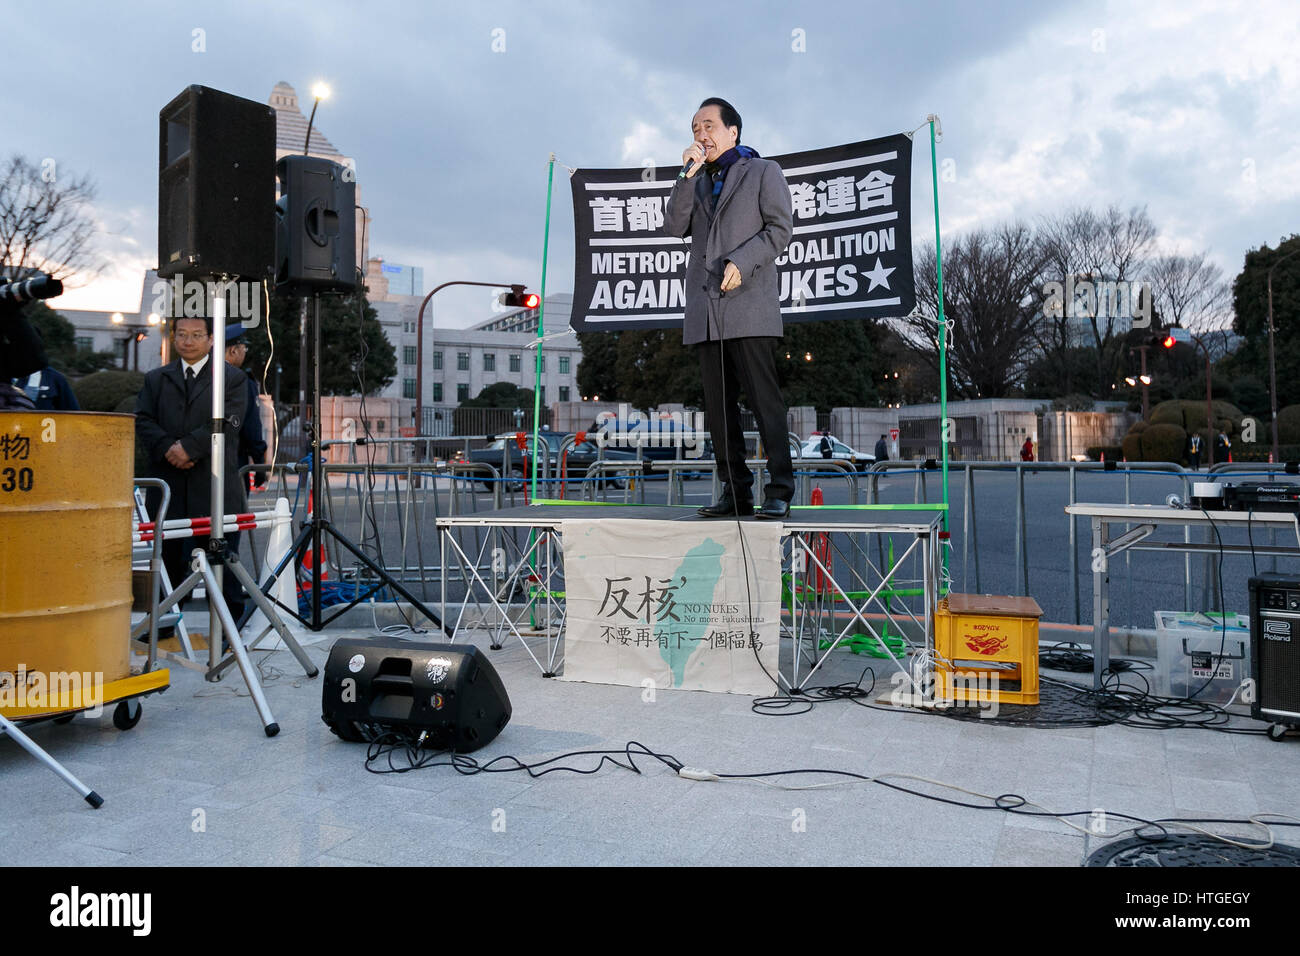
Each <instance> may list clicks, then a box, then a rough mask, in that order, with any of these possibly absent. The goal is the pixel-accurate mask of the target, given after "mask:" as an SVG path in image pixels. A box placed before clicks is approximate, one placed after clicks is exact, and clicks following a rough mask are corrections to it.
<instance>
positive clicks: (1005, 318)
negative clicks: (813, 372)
mask: <svg viewBox="0 0 1300 956" xmlns="http://www.w3.org/2000/svg"><path fill="white" fill-rule="evenodd" d="M935 266H936V262H935V250H934V246H932V245H931V246H926V247H923V248H922V250H921V253H920V255H919V257H918V259H917V262H916V268H915V274H916V277H917V279H916V298H917V306H918V311H917V312H916V313H913V315H911V316H909V317H908V318H907V319H906V320H904V327H905V329H906V332H907V338H908V340H909V342H910V344H911V346H912V348H913V349H915V351H916V352H917V353H918V354H919V355H920V357H921V358H922V359H923V360H924V361H925V362H926V364H927V365H929V366H930V367H931V368H934V369H937V368H938V364H939V336H938V323H937V316H938V304H939V290H938V282H937V277H936V268H935ZM1042 269H1043V248H1042V244H1041V243H1040V242H1039V240H1038V239H1037V238H1036V237H1035V236H1034V234H1033V232H1032V231H1031V230H1030V229H1029V227H1028V226H1025V225H1024V224H1022V223H1010V224H1005V225H1002V226H999V227H997V228H995V229H988V230H979V231H977V232H973V233H970V234H968V235H965V236H960V237H958V238H957V239H955V240H953V241H952V242H951V243H950V244H949V245H948V247H947V249H946V250H945V254H944V259H943V302H944V316H945V318H946V319H947V320H948V321H949V322H950V323H951V324H952V335H951V337H950V338H949V342H948V371H949V375H950V377H951V380H952V384H953V389H954V391H955V392H956V393H957V395H959V396H960V397H962V398H998V397H1002V396H1005V395H1008V394H1011V393H1012V391H1013V390H1014V389H1015V388H1016V387H1017V386H1018V385H1019V384H1020V382H1021V380H1022V378H1023V376H1024V372H1025V366H1026V363H1027V362H1028V360H1029V359H1030V358H1031V357H1032V355H1033V354H1034V346H1035V343H1034V338H1033V334H1032V333H1033V325H1034V321H1035V315H1036V314H1037V313H1038V312H1039V311H1040V309H1041V297H1040V295H1039V293H1038V283H1039V276H1040V274H1041V272H1042Z"/></svg>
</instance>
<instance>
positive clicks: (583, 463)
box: [465, 431, 636, 491]
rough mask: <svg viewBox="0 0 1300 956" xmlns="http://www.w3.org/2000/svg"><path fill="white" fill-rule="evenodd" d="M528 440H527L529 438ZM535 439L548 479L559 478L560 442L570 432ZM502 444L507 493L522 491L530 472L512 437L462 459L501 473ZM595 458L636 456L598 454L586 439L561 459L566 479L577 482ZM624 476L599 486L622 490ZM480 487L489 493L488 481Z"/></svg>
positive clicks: (631, 459)
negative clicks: (545, 456)
mask: <svg viewBox="0 0 1300 956" xmlns="http://www.w3.org/2000/svg"><path fill="white" fill-rule="evenodd" d="M529 437H530V439H531V435H530V436H529ZM537 437H538V440H539V441H544V442H545V443H546V446H547V448H548V449H549V452H550V473H551V477H552V478H557V477H559V473H560V464H561V461H560V445H561V444H562V443H563V442H564V439H566V438H572V437H573V435H572V433H570V434H568V435H562V434H560V433H559V432H549V431H544V432H539V433H538V436H537ZM506 442H510V475H511V478H512V480H510V481H507V482H506V483H505V487H506V490H507V491H522V490H523V487H524V479H525V478H526V477H528V476H529V475H531V473H532V469H531V466H530V468H529V471H528V473H527V474H525V472H524V461H523V459H524V454H523V452H522V451H521V450H520V448H519V446H518V445H517V444H515V437H514V435H510V436H503V437H500V438H498V439H496V440H495V441H493V442H492V443H491V444H489V445H488V446H487V447H486V448H476V449H474V450H472V451H471V452H470V453H469V457H468V459H465V460H467V461H480V462H484V463H486V464H489V465H492V466H493V467H494V468H496V469H497V470H498V471H503V469H504V467H505V448H506ZM598 459H603V460H604V461H627V462H635V461H636V455H634V454H632V453H631V452H627V451H622V450H619V449H616V448H606V449H604V454H603V455H602V454H601V449H599V448H597V447H596V444H595V442H593V441H591V440H587V441H585V442H582V443H581V444H578V445H572V446H571V447H570V448H569V451H568V453H567V454H566V455H565V456H564V462H563V464H564V470H565V476H566V478H567V479H568V480H570V481H577V480H579V479H581V478H583V477H585V476H586V474H587V469H588V468H589V467H591V464H592V463H593V462H595V461H597V460H598ZM635 470H636V468H635V467H633V468H630V469H629V471H635ZM538 473H539V475H540V474H541V469H540V468H539V469H538ZM626 475H627V473H625V472H617V473H615V474H613V475H611V476H609V477H607V478H606V479H605V480H604V481H602V482H601V484H602V485H604V484H608V485H609V486H610V487H612V488H623V487H626V485H627V477H626ZM483 487H484V488H487V489H488V490H489V491H491V490H492V482H491V481H486V480H485V481H484V482H483Z"/></svg>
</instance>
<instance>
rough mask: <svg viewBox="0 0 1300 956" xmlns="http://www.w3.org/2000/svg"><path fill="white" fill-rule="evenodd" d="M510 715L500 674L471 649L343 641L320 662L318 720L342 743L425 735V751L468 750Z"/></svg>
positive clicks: (481, 742)
mask: <svg viewBox="0 0 1300 956" xmlns="http://www.w3.org/2000/svg"><path fill="white" fill-rule="evenodd" d="M510 712H511V711H510V698H509V696H507V694H506V689H505V685H504V684H502V683H501V677H500V676H499V675H498V674H497V672H496V669H495V668H494V667H493V666H492V665H491V663H489V662H488V660H487V658H486V657H484V656H483V654H482V652H481V651H480V650H479V649H478V648H477V647H475V646H473V645H472V644H465V645H459V646H458V645H455V644H416V643H412V642H408V641H399V640H394V639H387V640H385V639H380V638H377V639H374V640H341V641H339V642H338V643H336V644H335V645H334V647H333V648H332V649H331V650H330V656H329V661H328V662H326V664H325V684H324V687H323V688H322V692H321V719H322V720H324V721H325V723H326V725H328V727H329V729H330V730H332V731H334V733H336V734H338V735H339V737H341V738H342V739H344V740H351V741H367V740H373V739H374V738H376V737H377V736H379V735H380V734H383V733H385V732H390V731H391V732H397V733H402V734H406V735H409V736H411V737H412V738H415V737H417V736H419V734H421V733H424V734H426V735H427V736H426V737H425V738H424V741H423V746H425V747H428V748H430V749H433V750H454V751H456V752H457V753H468V752H469V751H471V750H477V749H478V748H479V747H482V746H484V745H485V744H488V743H490V742H491V741H492V740H493V739H494V738H495V737H496V735H497V734H499V733H501V729H502V728H503V727H505V725H506V724H507V723H508V722H509V721H510Z"/></svg>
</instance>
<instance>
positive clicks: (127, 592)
mask: <svg viewBox="0 0 1300 956" xmlns="http://www.w3.org/2000/svg"><path fill="white" fill-rule="evenodd" d="M134 435H135V423H134V418H133V416H131V415H109V414H100V413H95V412H57V413H50V412H0V711H2V712H6V713H10V712H16V711H22V712H23V713H31V712H32V705H33V704H34V703H38V701H37V700H36V699H35V698H34V697H33V695H34V694H35V693H36V692H37V691H44V692H45V693H46V694H48V695H50V698H51V699H50V704H51V705H52V706H50V707H49V710H50V711H60V710H65V709H68V708H67V700H66V696H65V695H64V694H63V693H60V689H62V690H63V691H66V690H67V689H68V688H69V686H70V682H71V681H72V680H74V678H73V677H72V675H78V677H77V678H75V679H77V680H80V681H83V682H84V681H90V682H93V683H97V684H99V685H101V686H102V685H103V684H107V683H110V682H112V681H118V680H122V679H124V678H126V677H128V676H129V675H130V651H129V647H128V643H127V640H128V637H129V635H130V629H131V514H132V508H133V497H132V481H131V480H132V475H133V472H134V470H135V456H134ZM87 675H88V676H87ZM85 693H86V694H90V693H91V688H90V687H86V688H85ZM58 701H62V703H59V702H58ZM94 703H96V701H94V700H89V701H87V705H88V706H93V705H94Z"/></svg>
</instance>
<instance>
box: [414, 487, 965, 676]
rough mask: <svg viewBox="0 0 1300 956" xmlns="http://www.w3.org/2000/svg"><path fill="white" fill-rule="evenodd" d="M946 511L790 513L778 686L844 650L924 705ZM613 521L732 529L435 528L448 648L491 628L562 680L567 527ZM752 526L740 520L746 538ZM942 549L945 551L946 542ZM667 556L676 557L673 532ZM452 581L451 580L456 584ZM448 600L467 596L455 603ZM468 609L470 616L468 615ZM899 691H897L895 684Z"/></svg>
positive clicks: (516, 515) (457, 518) (550, 508)
mask: <svg viewBox="0 0 1300 956" xmlns="http://www.w3.org/2000/svg"><path fill="white" fill-rule="evenodd" d="M945 508H946V506H945V505H942V504H931V505H841V506H809V507H794V508H792V509H791V512H790V515H789V516H788V517H787V518H786V519H785V520H784V521H783V522H782V525H783V528H782V532H783V533H782V537H781V570H782V575H781V577H782V627H781V633H782V641H781V666H780V669H779V673H778V680H779V681H780V683H781V684H782V685H783V687H784V688H785V689H786V690H791V689H802V688H805V687H808V686H810V683H809V682H810V681H811V679H812V678H813V676H814V675H815V674H816V673H817V671H818V669H819V668H820V667H821V666H822V664H823V663H824V662H825V661H826V659H827V657H828V656H829V655H830V654H831V653H832V652H834V651H835V650H836V649H838V648H841V647H842V646H844V645H845V644H846V643H847V644H848V645H850V647H851V648H852V649H853V650H854V651H855V652H857V653H864V654H867V655H870V656H872V657H875V658H880V659H881V663H882V664H886V665H892V667H893V668H894V670H895V671H896V672H897V673H898V674H902V675H903V677H902V678H901V679H903V680H906V682H907V683H908V685H909V686H910V688H911V689H912V690H914V691H915V692H916V693H923V690H922V688H921V686H920V684H919V683H918V681H919V680H920V679H921V678H919V677H914V676H913V672H912V669H911V667H910V661H909V658H910V657H911V656H912V655H913V654H916V653H920V652H924V653H925V655H927V656H926V657H925V658H924V659H925V660H927V661H928V660H929V655H932V653H933V649H934V613H935V607H936V605H937V603H938V600H939V597H940V590H941V589H942V590H943V592H944V593H946V592H947V590H948V586H949V582H948V579H947V570H946V569H947V562H946V561H943V560H941V559H940V550H939V549H940V546H941V531H940V527H941V522H942V517H943V511H944V509H945ZM609 518H619V519H634V520H638V521H656V522H664V523H672V524H678V523H682V524H693V525H707V524H719V523H720V524H728V523H730V524H734V523H735V520H736V519H725V518H723V519H719V518H704V517H701V516H700V515H699V514H697V513H696V509H695V508H694V507H693V506H689V507H687V506H664V505H618V504H609V505H607V504H601V503H574V502H564V501H539V502H537V503H535V504H533V505H529V506H526V507H521V508H506V509H502V510H499V511H492V512H486V513H478V514H472V515H448V516H443V517H439V518H438V519H437V525H438V541H439V551H440V555H441V561H440V567H441V569H442V570H441V575H442V579H441V610H442V620H443V622H444V624H445V625H446V626H447V627H448V629H449V630H450V631H451V633H452V639H453V640H455V635H456V634H457V632H458V631H460V629H461V628H462V627H469V626H473V627H485V628H486V629H487V630H488V632H489V634H490V635H491V636H492V641H491V643H492V646H493V647H500V646H501V645H502V643H504V641H505V640H506V639H508V638H509V637H514V638H515V639H516V640H518V641H519V642H520V644H521V645H522V646H523V647H524V648H525V649H526V651H527V653H528V655H529V657H531V658H532V660H533V663H534V664H536V665H537V668H538V670H539V671H540V672H541V673H542V675H543V676H547V677H550V676H555V675H556V674H557V673H559V671H560V668H561V667H562V666H563V663H564V656H563V639H564V617H565V608H564V596H565V586H564V565H563V562H564V551H563V546H562V539H563V535H564V531H565V527H566V525H568V526H572V525H574V524H579V525H584V526H585V525H587V524H588V523H589V522H593V521H600V520H602V519H609ZM754 521H755V519H752V518H743V519H740V522H741V525H742V527H743V526H744V525H747V524H750V523H752V522H754ZM942 538H943V539H944V543H946V535H942ZM664 547H665V548H666V549H671V548H672V547H673V539H672V532H671V530H670V529H666V533H665V536H664ZM449 572H456V573H454V575H452V576H451V577H450V578H449ZM457 585H461V586H463V588H459V587H456V586H457ZM452 588H456V589H457V590H463V593H462V594H459V595H451V594H450V593H449V591H450V590H451V589H452ZM457 604H459V607H457ZM471 608H472V609H473V612H474V613H472V614H467V611H468V610H469V609H471ZM512 610H513V612H514V613H512ZM538 651H540V652H541V654H540V656H539V654H538V653H537V652H538ZM927 672H928V671H927ZM893 680H894V686H897V682H898V681H899V680H900V678H899V677H897V676H894V677H893Z"/></svg>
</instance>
